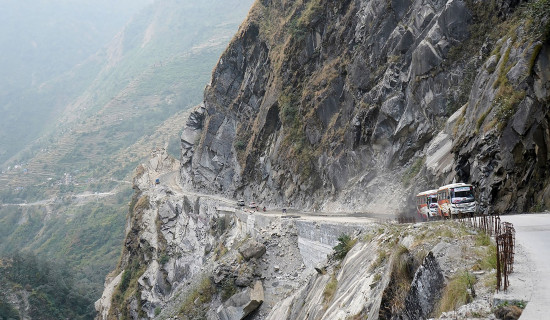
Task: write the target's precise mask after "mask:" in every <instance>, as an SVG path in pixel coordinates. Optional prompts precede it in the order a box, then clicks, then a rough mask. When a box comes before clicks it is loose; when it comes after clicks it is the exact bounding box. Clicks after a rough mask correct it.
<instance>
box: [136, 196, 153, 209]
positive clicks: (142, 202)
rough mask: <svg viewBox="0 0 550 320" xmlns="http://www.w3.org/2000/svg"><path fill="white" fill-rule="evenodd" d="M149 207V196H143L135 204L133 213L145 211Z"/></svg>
mask: <svg viewBox="0 0 550 320" xmlns="http://www.w3.org/2000/svg"><path fill="white" fill-rule="evenodd" d="M150 207H151V205H150V204H149V196H143V197H141V198H139V200H138V201H137V202H136V205H135V206H134V210H133V211H145V210H147V209H149V208H150Z"/></svg>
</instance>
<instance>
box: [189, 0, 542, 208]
mask: <svg viewBox="0 0 550 320" xmlns="http://www.w3.org/2000/svg"><path fill="white" fill-rule="evenodd" d="M516 6H517V2H514V1H512V2H509V1H496V2H492V3H491V4H485V3H481V2H479V3H473V2H464V1H462V0H449V1H446V0H436V1H429V2H426V1H423V0H404V1H391V2H388V1H386V0H370V1H366V0H354V1H340V2H331V1H326V0H318V1H305V2H293V3H288V2H286V1H258V2H256V4H255V5H254V7H253V9H252V10H251V12H250V15H249V17H248V19H247V20H246V21H245V22H244V23H243V25H242V26H241V29H240V30H239V32H238V34H237V35H236V37H235V38H234V40H233V41H232V43H231V44H230V45H229V47H228V48H227V50H226V51H225V53H224V54H223V56H222V57H221V59H220V62H219V64H218V65H217V66H216V68H215V70H214V72H213V75H212V81H211V83H210V85H209V86H208V87H207V88H206V90H205V98H204V103H203V105H201V106H200V107H199V109H198V110H197V111H196V112H198V113H197V114H194V115H193V116H192V117H193V119H192V121H191V119H190V126H188V129H189V130H191V132H195V133H197V131H194V130H196V128H202V131H201V133H200V134H201V136H200V140H199V139H196V140H195V142H196V144H190V141H189V140H190V138H189V137H192V138H193V139H194V136H192V135H189V134H185V137H184V138H182V144H183V151H182V152H183V153H182V159H183V161H182V177H184V178H185V179H187V180H189V181H190V182H191V183H192V184H193V185H194V186H195V187H198V188H204V189H208V190H212V191H216V192H222V193H225V194H227V195H230V196H235V197H239V198H240V197H243V198H247V199H254V200H256V201H263V202H266V203H270V204H277V205H284V206H296V207H309V208H314V209H315V208H320V209H334V210H376V211H378V212H379V211H381V208H384V212H389V213H398V212H404V211H407V210H408V211H410V208H409V206H410V204H407V203H406V199H407V196H405V197H404V196H403V195H404V194H406V195H412V194H415V193H416V192H417V191H423V190H422V189H426V188H428V189H433V188H434V187H437V186H439V185H442V184H445V183H449V182H452V181H453V180H456V181H463V182H470V183H473V184H474V185H475V186H476V187H477V190H478V192H479V198H480V199H481V201H482V202H483V206H484V208H485V209H490V210H496V211H499V212H502V211H508V210H518V211H522V210H526V209H528V208H531V207H533V206H541V205H542V206H544V205H545V203H544V201H548V200H544V199H548V195H550V187H549V184H548V177H549V176H550V174H549V167H548V159H549V155H550V154H549V152H550V144H549V143H550V134H549V128H550V126H549V123H550V122H549V120H548V119H549V113H548V97H549V95H548V93H549V86H548V79H549V77H550V74H549V73H548V69H549V68H548V67H549V65H548V63H549V61H550V57H549V52H550V49H549V46H548V43H547V42H545V41H543V40H542V39H543V37H544V36H543V35H541V34H540V32H539V31H537V30H542V29H541V28H543V27H544V25H543V24H546V23H547V20H544V19H538V18H537V19H538V20H537V21H541V22H538V24H537V26H533V27H530V26H529V25H527V24H525V23H524V21H522V20H519V21H518V23H517V25H519V27H517V28H516V27H514V28H513V30H510V31H509V32H508V30H507V29H505V25H500V24H501V23H502V22H503V21H506V20H507V19H511V18H510V17H511V16H512V12H514V10H524V9H516V8H517V7H516ZM487 12H491V13H490V14H489V15H490V16H494V18H492V19H493V20H491V21H489V22H488V21H487V20H486V19H485V18H484V17H485V16H484V14H485V13H487ZM495 12H496V14H493V13H495ZM280 17H285V18H284V19H280ZM497 25H498V26H499V27H495V26H497ZM514 26H516V25H514ZM498 28H502V31H500V32H497V31H495V29H498ZM537 28H538V29H537ZM472 30H473V34H471V32H472ZM486 34H491V36H490V37H486V36H485V35H486ZM492 39H498V40H496V41H494V40H492ZM533 39H534V41H533ZM538 39H541V41H538V42H537V40H538ZM199 110H200V111H199ZM456 110H458V111H456ZM455 111H456V113H455ZM199 113H200V115H201V117H202V116H204V118H201V117H199V116H198V114H199ZM451 115H453V118H454V120H453V121H451V122H449V123H448V125H447V126H445V125H444V124H445V122H446V121H447V120H448V119H449V117H450V116H451ZM201 119H202V120H201ZM197 120H200V121H197ZM442 127H445V129H443V130H441V129H442ZM188 129H186V132H187V130H188ZM188 136H189V137H188ZM434 155H436V158H437V159H436V161H435V162H434V161H433V159H432V158H433V156H434ZM428 160H429V161H431V162H428ZM413 164H416V169H413V167H414V166H413ZM418 168H420V169H418ZM396 176H397V177H399V178H398V179H396V178H395V177H396ZM411 182H414V183H411ZM408 197H409V198H410V196H408ZM388 198H392V199H402V200H396V201H391V202H388V201H387V199H388ZM512 199H519V201H512ZM547 205H548V203H547V204H546V206H547Z"/></svg>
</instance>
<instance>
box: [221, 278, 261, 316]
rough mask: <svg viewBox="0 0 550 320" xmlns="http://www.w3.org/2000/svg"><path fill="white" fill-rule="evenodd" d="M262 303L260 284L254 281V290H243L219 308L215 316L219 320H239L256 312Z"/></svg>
mask: <svg viewBox="0 0 550 320" xmlns="http://www.w3.org/2000/svg"><path fill="white" fill-rule="evenodd" d="M263 301H264V288H263V285H262V282H261V281H256V283H255V284H254V288H246V289H244V290H243V291H241V292H239V293H237V294H235V295H233V296H232V297H231V298H229V299H228V300H227V301H226V302H225V303H224V304H222V305H221V306H219V308H218V310H217V314H218V317H219V319H220V320H241V319H244V318H245V317H246V316H247V315H249V314H250V313H251V312H252V311H254V310H256V309H257V308H258V307H259V306H260V305H261V304H262V302H263Z"/></svg>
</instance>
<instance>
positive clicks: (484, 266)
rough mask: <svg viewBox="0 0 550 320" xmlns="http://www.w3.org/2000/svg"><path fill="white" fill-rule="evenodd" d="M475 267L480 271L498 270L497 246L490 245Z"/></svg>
mask: <svg viewBox="0 0 550 320" xmlns="http://www.w3.org/2000/svg"><path fill="white" fill-rule="evenodd" d="M476 266H477V267H476ZM474 267H475V268H479V269H480V270H493V269H496V268H497V247H496V245H495V244H490V245H488V246H487V247H486V251H485V253H484V254H481V258H480V259H479V260H478V261H477V263H476V265H475V266H474Z"/></svg>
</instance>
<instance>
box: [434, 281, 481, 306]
mask: <svg viewBox="0 0 550 320" xmlns="http://www.w3.org/2000/svg"><path fill="white" fill-rule="evenodd" d="M475 283H476V278H475V276H474V275H472V274H470V273H469V272H468V271H462V272H459V273H457V274H455V276H454V277H453V278H452V279H451V280H450V281H449V283H448V284H447V286H446V287H445V291H444V293H443V296H442V297H441V300H440V302H439V308H438V312H439V314H441V313H443V312H447V311H451V310H456V309H457V308H458V307H460V306H462V305H465V304H467V303H469V302H471V301H472V299H473V298H474V297H475V295H474V293H473V292H474V291H473V286H474V284H475Z"/></svg>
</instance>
